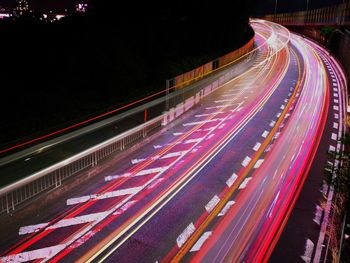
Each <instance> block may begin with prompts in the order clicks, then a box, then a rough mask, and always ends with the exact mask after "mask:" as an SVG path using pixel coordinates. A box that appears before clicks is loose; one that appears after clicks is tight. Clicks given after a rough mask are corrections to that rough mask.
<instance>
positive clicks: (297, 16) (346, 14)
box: [263, 1, 350, 26]
mask: <svg viewBox="0 0 350 263" xmlns="http://www.w3.org/2000/svg"><path fill="white" fill-rule="evenodd" d="M263 19H265V20H268V21H273V22H276V23H279V24H282V25H286V26H298V25H314V26H315V25H349V24H350V1H347V2H344V3H341V4H338V5H333V6H329V7H324V8H318V9H313V10H309V11H300V12H293V13H279V14H276V15H274V14H270V15H266V16H265V17H263Z"/></svg>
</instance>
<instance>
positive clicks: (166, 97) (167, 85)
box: [165, 79, 170, 111]
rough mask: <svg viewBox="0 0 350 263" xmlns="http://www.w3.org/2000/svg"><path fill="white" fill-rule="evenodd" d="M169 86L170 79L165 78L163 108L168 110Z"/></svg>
mask: <svg viewBox="0 0 350 263" xmlns="http://www.w3.org/2000/svg"><path fill="white" fill-rule="evenodd" d="M169 88H170V80H169V79H167V80H166V82H165V89H166V93H165V110H166V111H168V110H169Z"/></svg>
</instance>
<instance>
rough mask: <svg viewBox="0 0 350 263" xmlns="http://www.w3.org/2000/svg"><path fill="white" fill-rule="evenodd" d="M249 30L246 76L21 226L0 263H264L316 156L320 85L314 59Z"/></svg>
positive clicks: (324, 87)
mask: <svg viewBox="0 0 350 263" xmlns="http://www.w3.org/2000/svg"><path fill="white" fill-rule="evenodd" d="M251 24H252V26H253V28H254V29H255V32H256V40H255V41H256V45H257V46H258V54H257V56H256V61H255V62H254V64H253V66H252V67H250V68H249V70H247V71H246V72H245V73H243V74H241V75H239V76H238V77H234V78H233V79H232V80H230V81H228V82H227V83H226V84H225V85H223V86H222V87H221V88H220V89H218V90H217V91H215V92H213V93H212V94H211V95H210V96H208V97H206V99H205V100H203V101H202V103H201V105H200V106H198V107H196V108H195V109H194V110H192V111H191V112H189V113H188V114H186V115H184V116H183V117H182V118H181V119H179V120H177V121H176V122H175V123H174V124H173V125H171V126H169V127H168V129H167V130H166V131H164V132H162V134H160V135H159V136H158V137H157V138H155V139H154V140H152V141H151V142H150V143H148V144H145V145H143V146H142V147H140V148H138V149H137V150H135V151H134V152H133V153H132V154H130V155H129V156H128V157H125V158H124V160H122V161H121V162H118V163H116V165H115V166H114V167H113V169H111V170H110V171H109V173H108V174H102V175H101V180H99V181H98V182H97V183H95V184H93V185H89V186H87V187H80V188H78V189H75V192H72V193H70V194H69V195H67V196H65V197H64V198H65V202H55V203H54V204H53V207H48V208H47V209H45V211H40V212H38V214H37V216H36V217H35V218H34V217H30V216H27V217H26V218H24V219H23V221H22V225H21V227H20V228H19V230H18V229H17V233H14V234H13V235H11V236H6V237H1V251H2V254H1V258H0V260H1V261H2V262H12V261H16V262H26V261H35V262H41V261H43V262H45V261H52V262H58V261H62V262H72V261H81V262H91V261H109V262H140V261H142V262H155V261H159V262H161V261H163V262H169V261H174V262H177V261H193V262H198V261H204V262H222V261H227V262H240V261H246V262H260V261H267V260H268V258H269V256H270V254H271V252H272V250H273V248H274V245H275V243H276V242H277V240H278V238H279V236H280V233H281V231H282V229H283V227H284V225H285V223H286V221H287V219H288V216H289V214H290V212H291V209H292V207H293V204H294V202H295V200H296V198H297V196H298V193H299V191H300V189H301V187H302V185H303V182H304V180H305V177H306V175H307V172H308V169H309V167H310V164H311V163H312V160H313V156H314V154H315V151H316V150H317V147H318V144H319V138H320V136H319V135H320V134H322V132H323V129H324V124H325V122H324V120H325V118H326V116H327V112H328V104H329V98H328V97H329V95H328V93H329V91H328V90H329V80H328V77H327V74H326V68H325V67H324V64H323V62H322V60H321V59H320V55H319V53H320V52H324V51H323V50H322V49H317V50H316V49H315V46H314V45H313V44H311V43H310V42H308V41H306V40H304V39H303V38H301V37H299V36H296V35H293V34H290V33H289V31H288V30H286V29H285V28H283V27H282V26H279V25H277V24H273V23H270V22H266V21H262V20H253V21H252V22H251ZM211 85H215V83H212V84H210V85H209V86H210V87H212V86H211ZM209 86H208V87H209ZM58 200H60V199H58Z"/></svg>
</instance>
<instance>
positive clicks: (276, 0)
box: [274, 0, 278, 20]
mask: <svg viewBox="0 0 350 263" xmlns="http://www.w3.org/2000/svg"><path fill="white" fill-rule="evenodd" d="M277 2H278V0H275V16H274V20H276V12H277Z"/></svg>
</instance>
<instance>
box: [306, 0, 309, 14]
mask: <svg viewBox="0 0 350 263" xmlns="http://www.w3.org/2000/svg"><path fill="white" fill-rule="evenodd" d="M307 11H309V0H306V12H307Z"/></svg>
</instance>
